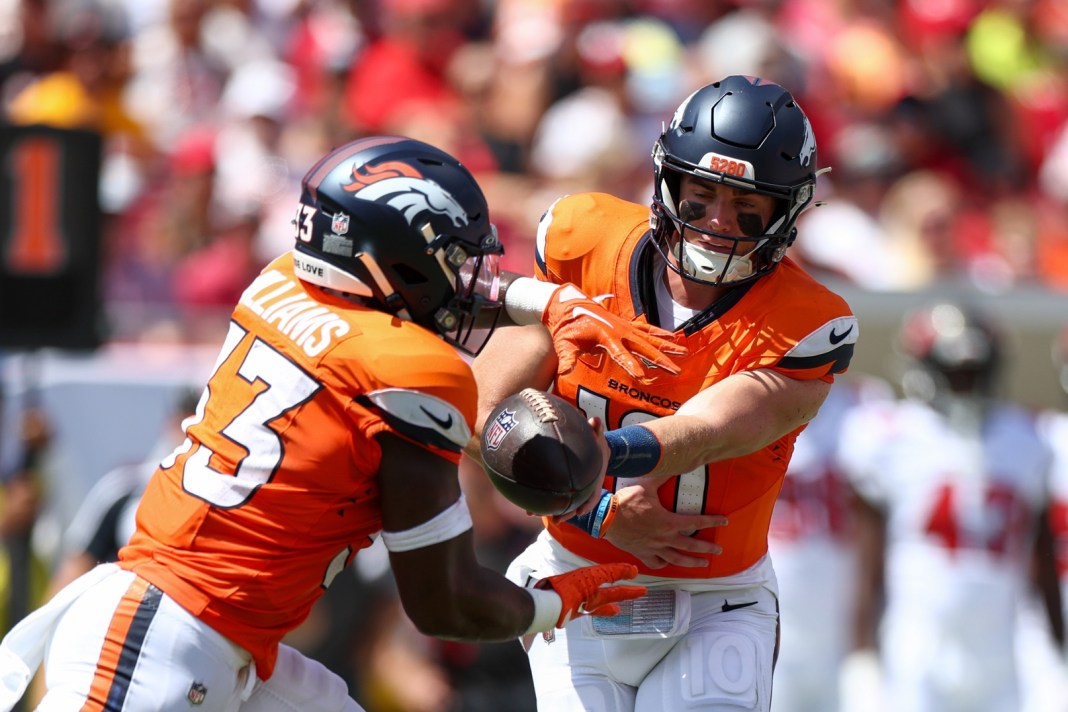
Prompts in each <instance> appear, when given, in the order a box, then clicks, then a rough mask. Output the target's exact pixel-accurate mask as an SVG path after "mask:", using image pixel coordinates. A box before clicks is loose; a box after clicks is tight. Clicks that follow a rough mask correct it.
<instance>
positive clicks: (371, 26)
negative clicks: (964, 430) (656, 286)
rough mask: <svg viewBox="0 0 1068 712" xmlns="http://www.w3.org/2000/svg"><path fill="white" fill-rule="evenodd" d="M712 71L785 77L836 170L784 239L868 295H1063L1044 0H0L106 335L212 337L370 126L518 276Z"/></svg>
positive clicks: (1065, 273) (1056, 139) (19, 82)
mask: <svg viewBox="0 0 1068 712" xmlns="http://www.w3.org/2000/svg"><path fill="white" fill-rule="evenodd" d="M735 73H743V74H756V75H759V76H763V77H765V78H768V79H771V80H774V81H777V82H779V83H781V84H783V85H785V86H786V87H788V88H789V89H790V90H791V91H792V92H793V93H794V95H795V96H796V97H798V99H799V101H800V102H801V104H802V107H803V108H804V109H805V111H806V112H807V113H808V115H809V117H810V118H811V120H812V123H813V125H814V128H815V131H816V136H817V139H818V142H819V150H820V156H819V158H820V164H821V166H823V167H828V166H829V167H832V168H833V170H832V172H831V173H829V174H827V175H825V176H824V177H823V180H822V183H821V191H822V193H823V194H822V195H821V196H819V197H820V198H821V199H823V200H826V201H827V203H828V204H827V205H826V206H825V207H823V208H821V209H819V210H813V211H811V212H810V213H809V214H808V215H807V216H806V220H805V221H804V222H803V223H802V225H801V230H800V234H801V237H800V238H799V240H798V242H797V245H796V249H795V250H794V251H793V252H792V254H793V256H794V257H795V258H800V259H803V260H804V261H806V262H807V263H808V264H809V266H810V267H812V268H813V269H814V270H816V271H817V272H823V273H827V274H833V275H836V276H839V277H841V278H843V279H846V280H848V281H850V282H852V283H855V284H857V285H858V286H860V287H862V288H866V289H872V290H910V289H922V288H924V287H926V286H929V285H931V284H934V283H937V282H938V281H940V280H945V279H947V278H953V279H962V280H965V281H967V282H969V283H972V284H974V285H975V286H977V287H979V288H981V289H984V290H987V291H998V290H1004V289H1008V288H1011V287H1013V286H1015V285H1019V284H1021V283H1022V284H1038V285H1042V286H1044V287H1048V288H1051V289H1054V290H1065V291H1068V4H1066V3H1064V2H1062V1H1060V0H953V1H952V2H937V3H931V2H923V1H922V0H833V1H829V0H355V1H353V0H350V1H348V2H345V1H343V0H229V1H227V0H219V1H217V2H208V1H207V0H0V118H2V119H5V120H6V121H7V122H10V123H14V124H34V123H44V124H51V125H55V126H63V127H82V128H90V129H95V130H98V131H100V132H102V133H103V135H104V136H105V162H104V166H103V171H102V185H101V199H102V204H103V208H104V211H105V213H106V220H107V222H106V225H105V237H104V250H105V255H104V262H105V264H104V275H103V285H104V290H105V293H104V297H105V299H106V303H107V306H108V308H109V310H111V312H112V313H119V314H121V315H122V318H120V319H116V320H114V321H115V323H114V325H113V328H114V330H115V331H114V334H113V336H114V337H115V338H126V339H129V338H135V339H140V338H169V339H175V338H177V339H182V340H196V339H208V340H213V337H214V336H215V335H216V331H211V330H210V329H209V333H204V329H208V327H204V326H202V325H201V324H200V323H198V322H197V321H196V319H195V317H196V316H197V315H198V314H203V313H205V312H204V310H208V313H210V310H211V309H212V308H213V307H225V308H228V307H229V306H230V305H231V304H232V303H233V302H234V301H235V299H236V296H237V294H238V293H239V291H240V290H241V289H242V288H243V287H244V285H245V283H246V282H247V280H248V277H249V275H250V274H252V273H254V272H255V271H257V270H258V269H259V267H260V266H261V265H262V264H263V263H264V262H265V261H266V260H267V259H269V258H271V257H273V256H275V255H276V254H277V253H279V252H280V251H282V250H284V249H286V248H288V247H289V245H290V242H291V239H292V229H291V227H290V220H291V217H292V216H291V213H292V211H293V209H294V205H295V204H296V199H297V197H298V196H297V186H298V184H299V179H300V177H301V176H302V175H303V173H304V172H305V171H306V170H307V169H308V168H309V167H310V166H311V165H312V163H314V161H315V160H316V159H317V158H318V157H319V156H320V155H322V154H323V153H325V152H326V151H327V150H329V148H330V147H331V146H334V145H337V144H339V143H341V142H344V141H347V140H350V139H352V138H354V137H357V136H360V135H366V134H376V133H397V134H404V135H409V136H412V137H415V138H419V139H423V140H426V141H429V142H431V143H434V144H437V145H439V146H441V147H442V148H444V149H446V150H448V151H450V152H452V153H453V154H455V155H457V156H458V157H459V158H461V159H462V160H463V161H464V162H465V163H466V164H467V165H468V166H469V167H470V168H471V169H472V171H473V172H475V173H476V174H477V176H478V177H479V179H480V180H481V182H482V184H483V185H484V186H485V189H486V192H487V194H488V197H489V202H490V206H491V209H492V210H493V211H494V215H493V217H494V219H495V221H496V222H497V224H498V227H499V228H500V230H501V234H502V236H503V238H504V240H505V243H506V245H507V246H508V247H509V248H510V249H509V252H508V255H507V259H508V266H509V267H511V268H513V269H516V270H517V271H521V272H528V271H529V262H530V249H529V240H530V239H531V237H532V233H533V230H534V225H535V221H536V218H537V217H538V215H539V214H540V213H541V212H542V211H543V210H544V209H545V208H546V207H547V205H548V204H549V202H551V200H552V199H554V198H555V197H558V196H559V195H561V194H563V193H566V192H571V191H575V190H604V191H607V192H611V193H614V194H617V195H620V196H621V197H624V198H629V199H633V200H635V201H638V202H646V201H648V200H649V198H650V195H651V185H650V182H651V177H652V170H651V163H650V160H649V152H650V148H651V146H652V143H653V141H654V140H655V138H656V136H657V135H658V134H659V131H660V128H661V125H662V123H663V122H664V121H666V120H667V119H668V118H670V113H671V112H672V111H673V110H674V107H675V106H677V105H678V103H679V102H680V101H681V99H682V98H684V97H685V96H686V95H687V94H689V93H690V92H691V91H692V90H693V89H695V88H696V87H698V86H700V85H701V84H703V83H705V82H707V81H710V80H714V79H717V78H719V77H722V76H725V75H728V74H735ZM209 323H214V324H215V326H216V327H218V323H217V320H215V321H209Z"/></svg>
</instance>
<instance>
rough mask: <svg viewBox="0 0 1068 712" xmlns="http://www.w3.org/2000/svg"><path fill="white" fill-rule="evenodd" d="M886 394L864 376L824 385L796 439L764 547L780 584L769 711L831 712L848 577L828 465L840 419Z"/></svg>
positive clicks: (845, 527)
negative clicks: (814, 411)
mask: <svg viewBox="0 0 1068 712" xmlns="http://www.w3.org/2000/svg"><path fill="white" fill-rule="evenodd" d="M892 396H893V392H892V390H891V389H890V386H889V384H887V383H885V382H884V381H881V380H879V379H875V378H871V377H855V378H848V377H847V378H845V379H843V380H841V381H836V382H835V384H834V386H832V387H831V391H830V394H829V395H828V396H827V400H825V401H824V402H823V406H822V407H821V408H820V412H819V414H818V415H817V416H816V417H815V418H813V419H812V421H811V422H809V424H808V427H807V428H805V430H804V431H802V433H801V434H800V435H799V436H798V437H797V441H796V442H795V444H794V456H793V459H792V460H791V461H790V466H789V468H788V469H787V470H786V479H785V480H784V481H783V486H782V491H781V492H780V493H779V498H778V499H777V500H776V502H775V510H774V513H773V514H772V519H771V529H770V530H769V532H768V548H769V551H770V552H771V558H772V560H773V561H774V562H775V571H776V573H777V576H778V581H779V593H780V596H779V628H780V631H781V645H780V647H779V658H778V662H777V663H776V665H775V694H774V695H773V696H772V700H771V711H772V712H836V711H837V710H838V709H839V699H838V676H839V666H840V665H841V662H842V660H843V658H844V657H845V655H846V654H847V653H848V652H849V649H850V635H851V625H850V624H851V623H852V617H851V611H852V606H853V591H852V587H853V584H854V577H855V573H854V571H855V561H854V558H855V553H856V551H855V548H854V546H853V538H852V503H851V497H852V492H851V489H850V486H849V483H848V482H846V480H845V479H844V477H843V476H842V474H841V472H840V470H839V468H838V467H837V465H836V463H835V460H834V458H835V454H836V451H837V449H838V439H839V437H840V435H841V427H842V421H843V419H844V417H845V415H846V414H847V413H848V412H849V411H850V410H851V409H852V408H854V407H856V406H857V405H858V404H860V403H866V402H870V401H872V400H876V399H883V400H885V399H888V398H891V397H892Z"/></svg>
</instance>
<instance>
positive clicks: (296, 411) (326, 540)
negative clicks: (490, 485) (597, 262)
mask: <svg viewBox="0 0 1068 712" xmlns="http://www.w3.org/2000/svg"><path fill="white" fill-rule="evenodd" d="M294 224H295V226H296V246H295V248H294V249H293V250H292V251H291V252H287V253H286V254H284V255H282V256H281V257H278V258H277V259H275V260H274V261H272V262H271V263H270V264H269V265H267V266H266V267H265V268H264V269H263V271H262V273H261V274H260V275H259V277H258V278H257V279H255V280H254V281H253V282H252V284H250V285H249V286H248V288H247V289H246V290H245V292H244V294H243V295H242V297H241V299H240V300H239V303H238V304H237V306H236V307H235V309H234V311H233V313H232V316H231V321H230V328H229V332H228V334H227V336H226V338H225V341H224V343H223V346H222V350H221V352H220V354H219V357H218V359H217V361H216V364H215V367H214V371H213V373H212V375H211V377H210V378H209V380H208V383H207V386H206V388H205V389H204V391H203V393H202V395H201V397H200V400H199V402H198V404H197V406H196V411H195V413H194V414H193V415H192V416H190V417H189V418H187V419H186V420H185V421H184V422H183V424H182V427H183V430H184V434H185V440H184V443H183V444H181V445H180V446H178V448H176V449H175V450H174V452H173V453H171V454H170V455H168V456H167V457H165V458H164V459H163V461H162V462H161V464H160V466H159V468H158V470H157V471H156V472H155V474H154V475H153V476H152V478H151V480H150V482H149V484H148V486H147V488H146V490H145V492H144V495H143V497H142V500H141V503H140V506H139V508H138V511H137V517H136V519H137V526H136V530H135V532H134V534H133V535H132V537H131V539H130V541H129V543H128V544H127V545H126V546H125V547H123V548H122V549H121V550H120V553H119V562H118V563H117V564H101V565H99V566H97V567H96V568H94V569H93V570H92V571H90V572H88V573H86V574H84V575H83V576H81V577H80V578H78V579H76V580H75V581H73V582H72V583H70V584H69V585H67V586H66V587H65V588H63V589H62V590H61V591H60V592H59V593H58V594H57V595H56V596H55V597H54V598H53V599H52V600H51V602H49V603H48V604H46V605H45V606H43V607H42V608H40V609H38V610H37V611H36V612H34V613H32V614H31V615H30V616H28V617H27V618H25V619H23V621H22V622H21V623H19V624H18V625H17V626H16V627H15V628H14V629H13V630H12V631H10V632H9V634H8V635H7V636H5V637H4V640H3V642H2V643H0V709H2V710H10V709H11V707H12V706H13V705H14V704H16V703H17V702H18V701H19V699H20V697H21V695H22V693H23V691H24V689H25V686H26V683H27V680H28V679H29V677H30V676H31V675H32V674H33V672H34V671H35V670H36V668H37V667H38V665H39V664H40V663H41V662H42V660H43V661H44V663H45V666H46V686H47V692H46V693H45V696H44V699H43V701H42V703H41V707H40V708H39V709H42V710H74V709H79V710H87V711H88V710H105V709H107V710H118V709H122V710H125V711H126V712H141V711H145V710H158V709H168V710H175V709H186V708H188V707H189V706H194V707H195V708H196V709H198V710H201V711H203V712H208V711H211V712H223V711H224V710H225V711H231V710H238V709H240V710H245V711H248V710H256V711H261V710H302V711H304V712H315V711H317V710H322V711H323V712H326V711H340V710H359V709H361V708H360V707H359V706H358V705H357V704H356V702H354V701H353V700H351V699H350V698H349V697H348V694H347V688H346V685H345V683H344V682H343V681H342V680H341V679H340V678H339V677H337V676H336V675H334V674H333V673H330V672H329V671H327V670H326V668H324V667H323V666H322V665H321V664H319V663H317V662H313V661H311V660H309V659H307V658H305V657H304V656H302V655H301V654H300V653H298V652H297V651H296V650H294V649H293V648H290V647H288V646H285V645H281V644H280V641H281V639H282V637H283V636H284V635H285V634H286V633H288V632H289V631H291V630H293V629H294V628H296V627H297V626H298V625H299V624H300V623H301V622H302V621H303V620H304V619H305V617H306V616H307V614H308V612H309V610H310V608H311V607H312V604H313V603H314V602H315V601H316V599H318V598H319V596H320V595H321V594H322V593H323V591H324V590H325V589H326V587H327V586H329V585H330V582H331V580H332V579H333V578H334V577H335V576H337V574H338V573H339V572H341V571H342V570H343V569H344V568H345V567H347V566H348V565H349V564H350V563H351V562H352V560H353V557H354V556H355V555H356V554H357V552H358V551H359V550H360V549H362V548H364V547H366V546H368V545H369V544H371V543H372V541H373V540H374V538H375V537H377V536H381V537H382V540H383V543H384V544H385V546H386V548H387V549H388V550H389V552H390V561H391V564H392V569H393V574H394V577H395V579H396V582H397V587H398V590H399V595H400V599H401V603H402V605H403V606H404V609H405V611H406V612H407V614H408V616H409V617H410V618H411V619H412V621H413V622H414V623H415V624H416V626H417V627H418V628H419V629H420V630H421V631H422V632H424V633H426V634H430V635H436V636H440V637H444V638H455V639H467V640H512V639H515V638H516V637H518V636H520V635H523V634H526V633H535V632H544V631H551V630H553V629H554V628H555V627H557V626H561V625H564V624H565V623H566V622H567V621H568V620H570V619H571V618H572V617H574V618H578V617H580V616H584V615H585V614H587V613H592V614H593V615H611V614H613V613H615V612H617V611H618V604H619V602H621V601H624V600H628V599H631V598H634V597H636V596H640V595H642V594H643V593H644V592H645V589H644V588H643V587H642V586H637V585H630V586H627V585H613V586H603V585H604V584H609V583H611V582H615V581H618V580H621V579H629V578H632V577H633V576H635V575H636V574H637V570H636V568H635V567H634V566H632V565H630V564H626V563H614V564H611V565H595V566H590V567H585V568H582V569H580V570H577V571H573V572H568V573H565V574H563V575H562V576H558V577H552V578H550V579H547V580H546V581H544V585H540V586H539V587H537V588H530V589H524V588H522V587H519V586H516V585H514V584H512V583H511V582H509V581H508V580H507V579H506V578H504V577H503V576H502V575H500V574H499V573H496V572H494V571H492V570H489V569H486V568H483V567H482V566H480V565H479V563H478V561H477V559H476V557H475V552H474V549H473V545H472V532H471V517H470V514H469V513H468V510H467V505H466V503H465V500H464V497H463V494H462V491H461V488H460V485H459V481H458V476H457V464H458V463H459V460H460V453H461V451H462V448H463V446H464V445H466V444H467V443H468V441H469V439H470V437H471V428H472V426H473V424H474V419H475V414H476V405H477V396H476V387H475V380H474V377H473V374H472V372H471V368H470V366H469V365H468V363H467V361H465V360H464V358H463V357H462V356H461V354H460V353H458V351H457V348H459V349H463V350H467V351H469V352H474V351H476V350H477V349H478V348H479V347H480V346H481V342H484V339H485V337H486V336H487V335H488V334H489V333H491V332H492V330H493V321H494V320H493V318H490V319H489V324H490V326H488V327H487V328H479V322H480V321H485V317H486V316H487V315H488V316H490V317H493V316H494V315H495V314H498V313H499V312H501V311H502V307H504V308H505V309H506V310H507V311H508V313H509V314H514V315H517V316H519V317H520V318H526V319H533V320H536V321H537V320H542V321H544V324H545V326H547V327H548V328H547V329H545V331H546V334H547V335H549V334H550V333H552V334H554V337H555V338H556V339H557V340H558V341H559V342H560V343H561V344H563V345H568V346H567V348H568V349H578V351H579V352H590V353H593V352H597V351H598V350H599V349H604V350H605V351H607V352H608V354H609V355H610V356H611V357H612V358H613V359H619V360H620V361H621V362H622V365H621V367H626V368H630V369H632V370H633V371H634V373H635V377H637V378H640V377H641V375H642V373H643V370H644V368H645V367H644V366H643V365H642V364H641V363H639V362H638V361H637V359H636V358H635V356H634V354H638V355H643V356H644V357H645V358H646V359H651V360H650V363H655V362H660V364H661V366H662V367H666V368H669V369H673V368H674V367H673V366H672V364H671V362H670V361H668V360H666V359H665V358H664V357H663V355H662V354H661V353H660V348H659V346H660V345H661V344H660V343H659V342H660V340H659V339H658V337H657V335H656V333H655V332H651V331H649V330H643V329H638V330H635V329H632V328H629V327H628V326H627V325H626V324H625V323H624V322H623V321H622V320H619V319H618V318H617V317H615V316H614V315H612V314H610V313H609V312H607V311H605V310H604V309H603V308H602V307H601V306H600V305H598V304H597V303H596V302H595V301H593V300H590V299H587V298H586V297H585V295H582V294H579V293H578V292H577V291H576V290H575V289H574V288H572V287H568V288H566V294H556V293H555V292H554V293H553V294H544V295H542V296H541V297H539V296H531V294H530V292H529V290H527V292H526V294H525V295H524V290H523V289H522V286H523V284H524V279H525V280H526V281H534V280H531V279H530V278H517V279H515V280H514V281H512V282H511V284H512V285H518V286H519V288H520V289H519V294H520V295H521V296H523V299H522V300H521V301H520V303H517V302H515V301H514V300H509V299H508V297H507V295H505V296H504V298H503V299H502V298H501V294H500V289H501V288H500V284H499V274H498V261H499V256H500V254H501V252H502V247H501V244H500V242H499V241H498V239H497V234H496V230H495V228H494V226H493V225H492V224H491V223H490V220H489V214H488V208H487V205H486V200H485V198H484V196H483V194H482V191H481V189H480V188H479V186H478V184H477V183H476V182H475V180H474V178H473V177H472V176H471V174H470V173H469V172H468V171H467V169H466V168H464V167H463V166H462V165H461V164H460V163H458V162H457V161H456V160H455V159H454V158H452V157H451V156H449V155H448V154H446V153H444V152H442V151H440V150H438V149H436V148H434V147H432V146H429V145H427V144H425V143H422V142H419V141H414V140H411V139H406V138H402V137H395V136H386V137H372V138H365V139H361V140H359V141H356V142H354V143H351V144H348V145H345V146H342V147H340V148H338V149H336V150H334V151H332V152H331V153H329V154H328V155H327V156H325V157H324V158H323V159H322V160H321V161H320V162H319V163H317V164H316V165H315V166H314V167H312V169H311V170H310V171H309V172H308V173H307V175H306V176H305V178H304V181H303V193H302V195H301V197H300V201H299V203H298V205H297V211H296V219H295V221H294ZM559 291H560V292H564V291H565V289H563V288H562V289H561V290H559ZM538 328H544V327H538ZM631 350H633V354H632V353H631ZM668 351H669V352H670V351H671V348H670V347H669V348H668ZM675 351H678V349H675ZM567 355H570V354H567ZM613 362H615V361H613ZM594 427H595V428H601V429H603V426H601V425H600V423H597V422H595V423H594ZM594 504H595V502H592V503H590V504H589V505H587V506H586V507H585V508H586V509H589V508H590V507H592V506H593V505H594Z"/></svg>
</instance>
